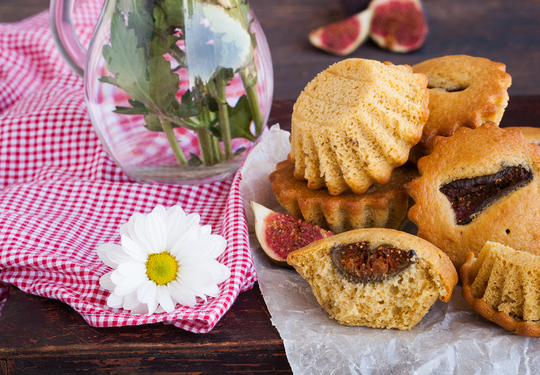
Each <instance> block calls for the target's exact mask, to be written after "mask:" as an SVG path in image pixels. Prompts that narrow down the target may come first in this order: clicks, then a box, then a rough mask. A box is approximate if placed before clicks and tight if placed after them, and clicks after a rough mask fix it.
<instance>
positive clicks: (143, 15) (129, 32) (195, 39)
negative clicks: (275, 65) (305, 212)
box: [100, 0, 263, 166]
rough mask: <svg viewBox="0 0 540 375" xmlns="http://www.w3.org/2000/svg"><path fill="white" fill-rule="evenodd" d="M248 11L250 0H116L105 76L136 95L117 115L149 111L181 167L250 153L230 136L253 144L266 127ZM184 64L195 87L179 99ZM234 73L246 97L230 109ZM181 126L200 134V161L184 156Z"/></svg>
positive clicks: (152, 125) (151, 126) (148, 119)
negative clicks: (234, 145)
mask: <svg viewBox="0 0 540 375" xmlns="http://www.w3.org/2000/svg"><path fill="white" fill-rule="evenodd" d="M249 11H250V7H249V4H248V3H247V2H246V1H245V0H206V1H201V0H118V1H117V4H116V9H115V12H114V14H113V16H112V20H111V26H110V45H105V46H104V47H103V50H102V54H103V57H104V58H105V60H106V62H107V69H108V71H109V72H110V74H111V75H109V76H104V77H101V79H100V81H101V82H104V83H108V84H111V85H115V86H117V87H119V88H120V89H122V90H123V91H125V92H126V93H127V94H128V95H129V96H130V97H131V98H130V99H129V100H128V103H129V105H130V107H120V106H117V107H116V109H115V112H116V113H118V114H122V115H143V116H144V119H145V124H146V125H145V126H146V128H147V129H148V130H149V131H156V132H163V133H165V135H166V136H167V139H168V142H169V144H170V146H171V148H172V150H173V153H174V155H175V157H176V159H177V161H178V163H179V164H182V165H186V164H189V165H191V166H196V165H201V164H204V165H206V166H211V165H214V164H217V163H221V162H223V161H226V160H229V159H231V158H232V157H234V155H235V154H237V153H241V152H243V151H244V149H242V148H241V149H239V150H236V151H235V150H233V148H232V139H234V138H245V139H248V140H250V141H254V140H256V139H257V137H258V136H259V135H260V134H261V132H262V127H263V119H262V115H261V112H260V108H259V102H258V97H257V92H256V84H257V70H256V68H255V65H254V63H253V51H254V49H255V48H256V39H255V35H254V33H253V32H252V31H251V22H252V20H251V19H250V17H249ZM201 20H204V22H201ZM180 46H183V47H180ZM182 68H187V71H188V74H189V80H190V88H189V89H188V90H187V91H186V92H185V93H183V95H182V97H181V100H178V99H177V97H176V95H177V92H178V90H179V74H178V72H179V71H180V70H181V69H182ZM236 74H238V75H239V76H240V78H241V81H242V84H243V86H244V89H245V92H246V94H245V95H243V96H242V97H240V99H239V100H238V102H237V103H236V104H235V106H234V107H232V106H231V105H229V104H228V102H227V96H226V87H227V86H228V85H230V83H231V81H232V80H233V78H234V77H235V75H236ZM252 122H253V123H254V124H255V134H253V133H252V131H251V123H252ZM178 127H183V128H186V129H189V130H191V131H193V132H195V133H196V134H197V137H198V140H199V145H200V148H201V155H202V160H201V159H200V158H199V157H198V156H197V155H194V154H190V155H188V156H189V158H188V157H187V156H186V155H185V154H184V152H183V151H182V149H181V148H180V146H179V144H178V140H177V139H176V136H175V133H174V131H173V129H174V128H178ZM221 144H222V145H223V147H221Z"/></svg>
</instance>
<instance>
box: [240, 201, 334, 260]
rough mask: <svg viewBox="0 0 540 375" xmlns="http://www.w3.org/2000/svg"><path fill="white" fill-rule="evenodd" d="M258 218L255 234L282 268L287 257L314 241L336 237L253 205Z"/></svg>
mask: <svg viewBox="0 0 540 375" xmlns="http://www.w3.org/2000/svg"><path fill="white" fill-rule="evenodd" d="M250 204H251V209H252V210H253V214H254V215H255V235H256V236H257V239H258V240H259V244H260V245H261V248H262V249H263V251H264V252H265V253H266V255H268V257H269V258H270V259H271V260H272V261H274V262H275V263H277V264H278V265H280V266H282V267H289V268H290V267H291V266H289V265H288V264H287V255H289V253H290V252H291V251H293V250H297V249H300V248H302V247H304V246H306V245H308V244H310V243H312V242H313V241H317V240H320V239H323V238H326V237H330V236H332V235H333V233H332V232H329V231H326V230H324V229H322V228H320V227H318V226H317V225H315V224H311V223H308V222H306V221H303V220H299V219H296V218H294V217H292V216H290V215H287V214H283V213H281V212H275V211H272V210H270V209H269V208H266V207H264V206H263V205H261V204H259V203H256V202H253V201H251V202H250Z"/></svg>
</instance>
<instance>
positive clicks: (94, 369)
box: [0, 0, 540, 375]
mask: <svg viewBox="0 0 540 375" xmlns="http://www.w3.org/2000/svg"><path fill="white" fill-rule="evenodd" d="M251 1H252V5H253V8H254V10H255V13H256V14H257V16H258V18H259V20H260V22H261V24H262V26H263V29H264V30H265V33H266V36H267V38H268V42H269V44H270V49H271V51H272V57H273V61H274V77H275V93H274V98H275V99H276V100H275V102H274V106H273V109H272V113H271V118H270V121H269V123H270V124H273V123H275V122H279V123H280V124H281V125H283V126H288V125H289V124H290V114H291V109H292V104H293V103H294V98H296V97H297V96H298V94H299V93H300V91H301V90H302V89H303V88H304V86H305V85H306V83H307V82H308V81H309V80H310V79H312V78H313V77H314V76H315V75H316V74H317V73H318V72H320V71H322V70H324V69H325V68H326V67H327V66H328V65H330V64H332V63H334V62H336V61H339V60H340V59H341V58H338V57H335V56H331V55H328V54H326V53H324V52H322V51H319V50H317V49H315V48H313V47H312V46H311V45H310V44H309V42H308V40H307V33H308V32H309V30H311V29H313V28H316V27H318V26H321V25H324V24H327V23H329V22H333V21H336V20H338V19H340V18H341V17H342V13H341V8H340V5H339V1H338V0H334V1H323V0H271V1H269V0H251ZM424 2H425V6H426V8H427V10H428V13H429V16H430V34H429V36H428V39H427V41H426V43H425V45H424V47H423V48H422V49H421V50H419V51H416V52H413V53H409V54H394V53H390V52H387V51H383V50H381V49H380V48H378V47H377V46H376V45H375V44H374V43H373V42H367V43H366V44H365V45H364V46H362V47H360V48H359V49H358V50H357V51H356V52H354V53H353V54H351V55H350V56H351V57H364V58H371V59H376V60H381V61H385V60H387V61H392V62H394V63H396V64H401V63H407V64H415V63H417V62H420V61H422V60H425V59H427V58H431V57H437V56H442V55H447V54H469V55H474V56H482V57H487V58H490V59H492V60H494V61H499V62H503V63H505V64H506V65H507V71H508V72H509V73H510V74H511V75H512V77H513V84H512V86H511V87H510V89H509V93H510V104H509V107H508V108H507V111H506V113H505V116H504V118H503V122H502V124H501V125H503V126H518V125H528V126H540V21H539V20H540V1H538V0H514V1H503V0H475V1H471V0H425V1H424ZM48 3H49V0H1V1H0V22H13V21H17V20H20V19H23V18H25V17H28V16H30V15H32V14H36V13H38V12H40V11H42V10H45V9H47V7H48ZM74 372H91V373H107V374H109V373H136V372H144V373H201V374H211V373H216V372H229V373H246V374H251V373H254V372H257V373H268V374H277V373H290V372H291V370H290V367H289V364H288V362H287V358H286V356H285V352H284V349H283V344H282V341H281V339H280V337H279V334H278V332H277V331H276V329H275V328H274V327H273V326H272V324H271V322H270V319H269V314H268V311H267V308H266V305H265V303H264V300H263V298H262V296H261V294H260V291H259V289H258V286H256V287H255V288H254V289H253V290H251V291H248V292H246V293H243V294H241V295H240V296H239V298H238V299H237V301H236V302H235V303H234V305H233V306H232V308H231V310H230V311H229V312H227V314H225V316H224V317H223V319H222V320H221V321H220V322H219V323H218V324H217V326H216V327H215V328H214V330H213V331H212V332H210V333H208V334H203V335H197V334H192V333H189V332H185V331H182V330H180V329H178V328H175V327H172V326H165V325H161V324H156V325H150V326H140V327H124V328H93V327H90V326H89V325H88V324H86V323H85V322H84V320H83V319H82V318H81V317H80V316H79V315H78V314H77V313H76V312H74V311H73V310H72V309H71V308H70V307H69V306H67V305H65V304H63V303H60V302H58V301H54V300H49V299H44V298H40V297H35V296H30V295H27V294H25V293H22V292H21V291H19V290H18V289H16V288H12V289H11V291H10V295H9V298H8V300H7V303H6V306H5V308H4V312H3V314H2V316H1V317H0V375H3V374H51V373H54V374H56V373H59V374H66V373H74Z"/></svg>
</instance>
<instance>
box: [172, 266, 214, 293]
mask: <svg viewBox="0 0 540 375" xmlns="http://www.w3.org/2000/svg"><path fill="white" fill-rule="evenodd" d="M176 279H177V280H178V281H180V282H182V283H183V284H185V285H189V286H190V287H192V286H193V287H195V288H201V287H203V288H204V287H207V286H208V285H210V284H212V283H213V277H212V274H211V273H210V272H208V271H207V270H206V269H205V268H204V267H199V266H186V267H182V266H181V267H180V269H179V270H178V275H177V277H176Z"/></svg>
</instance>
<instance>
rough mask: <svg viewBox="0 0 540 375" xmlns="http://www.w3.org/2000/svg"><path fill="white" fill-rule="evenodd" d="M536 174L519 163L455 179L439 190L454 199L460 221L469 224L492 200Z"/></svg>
mask: <svg viewBox="0 0 540 375" xmlns="http://www.w3.org/2000/svg"><path fill="white" fill-rule="evenodd" d="M532 178H533V174H532V172H531V171H530V170H528V169H526V168H524V167H523V166H521V165H518V166H513V167H507V168H504V169H502V170H501V171H499V172H497V173H495V174H492V175H486V176H478V177H473V178H465V179H461V180H456V181H452V182H450V183H447V184H445V185H444V186H441V188H440V189H439V190H440V192H441V193H443V194H444V195H445V196H446V198H448V200H449V201H450V204H451V205H452V209H453V210H454V214H455V217H456V223H457V224H458V225H466V224H469V223H470V222H471V221H472V220H473V219H474V218H475V217H476V215H477V214H478V213H479V212H480V211H482V210H483V209H484V208H486V207H487V206H489V205H490V204H491V203H492V202H494V201H496V200H498V199H499V198H502V197H504V196H505V195H507V194H510V193H511V192H512V191H514V190H516V189H518V188H520V187H522V186H525V185H526V184H528V183H529V182H530V181H531V180H532Z"/></svg>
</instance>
